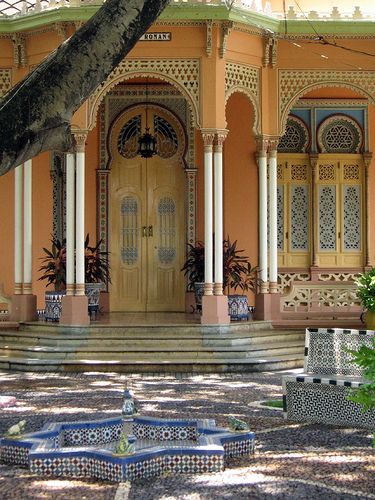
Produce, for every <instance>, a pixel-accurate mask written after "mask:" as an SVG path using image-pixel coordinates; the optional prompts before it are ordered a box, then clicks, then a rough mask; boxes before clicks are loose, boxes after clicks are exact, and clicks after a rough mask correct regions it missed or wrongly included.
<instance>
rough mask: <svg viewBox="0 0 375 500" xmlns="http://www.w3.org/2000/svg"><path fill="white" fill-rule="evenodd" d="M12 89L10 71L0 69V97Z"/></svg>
mask: <svg viewBox="0 0 375 500" xmlns="http://www.w3.org/2000/svg"><path fill="white" fill-rule="evenodd" d="M11 87H12V70H11V69H8V68H0V97H2V96H3V95H5V94H6V93H7V92H8V90H10V89H11Z"/></svg>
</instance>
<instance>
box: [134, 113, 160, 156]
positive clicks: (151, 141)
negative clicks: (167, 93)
mask: <svg viewBox="0 0 375 500" xmlns="http://www.w3.org/2000/svg"><path fill="white" fill-rule="evenodd" d="M146 113H147V110H146ZM138 154H139V155H141V156H142V158H151V156H154V155H156V139H155V137H154V136H153V135H151V134H150V128H149V127H146V132H145V133H144V134H143V135H141V137H140V138H139V139H138Z"/></svg>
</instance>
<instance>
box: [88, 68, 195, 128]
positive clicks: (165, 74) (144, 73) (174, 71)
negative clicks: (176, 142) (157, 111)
mask: <svg viewBox="0 0 375 500" xmlns="http://www.w3.org/2000/svg"><path fill="white" fill-rule="evenodd" d="M136 76H137V77H139V76H141V77H149V76H155V77H157V78H159V79H161V80H164V81H166V82H168V83H170V84H171V85H173V86H174V87H177V89H178V90H179V91H180V92H181V93H182V94H183V95H184V97H185V98H186V100H187V102H188V105H189V108H190V109H191V111H192V114H193V116H194V121H195V125H198V124H199V121H200V120H199V90H200V85H199V81H200V66H199V59H125V60H124V61H122V62H121V63H120V64H119V65H118V66H117V67H116V68H115V69H114V70H113V71H112V73H111V74H110V75H109V77H108V78H107V79H106V80H105V82H103V83H102V84H101V85H99V87H97V88H96V90H95V92H93V94H92V95H91V96H90V97H89V99H88V128H89V130H92V129H93V128H94V127H95V123H96V117H97V111H98V108H99V105H100V103H101V102H102V100H103V99H104V96H105V95H106V94H107V93H108V92H109V91H110V90H111V89H112V88H113V87H114V86H115V85H117V84H118V83H120V82H122V81H125V80H129V79H131V78H134V77H136Z"/></svg>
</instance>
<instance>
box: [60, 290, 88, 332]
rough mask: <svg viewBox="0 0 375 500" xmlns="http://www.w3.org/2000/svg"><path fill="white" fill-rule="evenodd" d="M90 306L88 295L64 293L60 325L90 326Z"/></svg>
mask: <svg viewBox="0 0 375 500" xmlns="http://www.w3.org/2000/svg"><path fill="white" fill-rule="evenodd" d="M88 307H89V303H88V299H87V297H86V295H64V297H63V298H62V300H61V317H60V325H69V326H88V325H89V324H90V317H89V313H88Z"/></svg>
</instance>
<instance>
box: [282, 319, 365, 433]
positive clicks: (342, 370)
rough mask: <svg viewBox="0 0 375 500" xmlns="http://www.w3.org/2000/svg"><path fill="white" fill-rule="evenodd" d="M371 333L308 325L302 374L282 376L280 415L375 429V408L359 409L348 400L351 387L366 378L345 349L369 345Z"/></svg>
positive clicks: (294, 418)
mask: <svg viewBox="0 0 375 500" xmlns="http://www.w3.org/2000/svg"><path fill="white" fill-rule="evenodd" d="M374 336H375V332H374V331H372V330H350V329H340V328H332V329H330V328H328V329H325V328H308V329H307V330H306V341H305V363H304V368H305V373H303V374H301V375H297V376H295V375H294V376H293V375H286V376H284V377H283V402H284V416H285V417H286V418H287V419H289V420H293V421H296V422H305V421H307V422H321V423H327V424H333V425H346V426H353V427H360V428H365V429H374V428H375V410H369V411H367V412H362V409H361V407H360V406H359V405H357V404H356V403H353V402H351V401H348V399H347V397H348V395H349V393H350V391H351V390H352V389H355V388H358V387H359V386H360V385H362V384H363V383H365V382H366V381H365V380H364V379H363V370H362V369H361V368H360V367H358V366H357V365H355V364H354V363H353V362H352V356H351V355H350V354H349V353H348V352H347V351H348V349H352V350H357V349H358V348H359V347H360V346H361V345H367V346H370V345H371V343H372V339H373V338H374Z"/></svg>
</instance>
